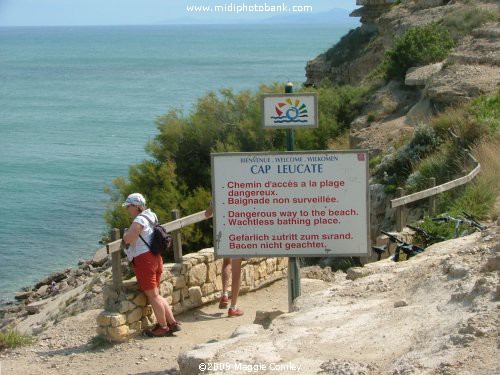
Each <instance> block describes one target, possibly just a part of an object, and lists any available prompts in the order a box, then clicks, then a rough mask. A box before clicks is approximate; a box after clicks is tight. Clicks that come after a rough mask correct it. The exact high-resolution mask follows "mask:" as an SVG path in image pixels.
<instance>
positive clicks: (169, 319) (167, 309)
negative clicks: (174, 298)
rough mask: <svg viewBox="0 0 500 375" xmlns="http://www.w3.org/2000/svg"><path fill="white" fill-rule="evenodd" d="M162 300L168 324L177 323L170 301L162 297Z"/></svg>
mask: <svg viewBox="0 0 500 375" xmlns="http://www.w3.org/2000/svg"><path fill="white" fill-rule="evenodd" d="M160 298H161V300H162V303H163V308H164V311H165V320H166V321H167V323H168V324H173V323H175V322H176V320H175V318H174V313H173V312H172V309H171V307H170V304H169V303H168V301H167V300H166V299H165V298H163V297H161V296H160Z"/></svg>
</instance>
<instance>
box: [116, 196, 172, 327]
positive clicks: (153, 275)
mask: <svg viewBox="0 0 500 375" xmlns="http://www.w3.org/2000/svg"><path fill="white" fill-rule="evenodd" d="M122 206H123V207H126V209H127V211H128V213H129V214H130V216H132V217H133V218H134V221H133V222H132V225H131V226H130V228H129V229H128V230H127V231H126V232H125V234H124V235H123V242H124V244H125V247H126V249H125V253H126V254H127V258H128V259H129V261H131V262H132V266H133V268H134V272H135V275H136V277H137V283H138V284H139V288H140V289H141V290H142V291H143V292H144V294H146V297H147V298H148V302H149V304H150V305H151V307H152V308H153V312H154V314H155V316H156V320H157V322H158V324H157V325H156V326H155V328H153V329H152V330H150V331H147V332H146V334H147V335H148V336H156V337H162V336H166V335H169V334H171V333H173V332H177V331H180V329H181V327H180V323H179V322H177V321H176V320H175V318H174V314H173V313H172V309H171V308H170V305H169V304H168V302H167V300H165V298H163V297H162V296H160V291H159V288H160V279H161V274H162V272H163V259H162V258H161V255H160V254H153V253H152V252H151V251H150V250H149V247H148V246H147V244H146V243H148V244H149V243H151V234H152V233H153V228H152V225H151V224H150V222H149V221H148V219H149V220H151V221H152V222H153V223H155V222H157V221H158V218H157V217H156V215H155V213H154V212H152V211H151V210H150V209H149V208H148V209H146V199H144V197H143V196H142V195H141V194H139V193H133V194H130V195H129V196H128V197H127V199H126V200H125V203H123V205H122Z"/></svg>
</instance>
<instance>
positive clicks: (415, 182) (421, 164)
mask: <svg viewBox="0 0 500 375" xmlns="http://www.w3.org/2000/svg"><path fill="white" fill-rule="evenodd" d="M440 149H441V151H438V152H435V153H433V154H431V155H429V156H428V157H426V158H424V159H422V160H420V161H418V162H417V163H416V165H414V166H413V170H414V172H413V173H412V174H410V175H409V176H408V178H407V180H406V191H407V192H408V193H412V192H416V191H420V190H424V189H427V188H428V187H429V179H430V178H431V177H434V178H435V179H436V185H440V184H443V183H445V182H448V181H450V180H452V179H453V178H455V176H456V175H457V173H458V172H460V171H461V169H462V166H461V164H460V163H459V159H458V155H457V152H456V151H455V148H454V147H453V145H451V144H447V145H444V146H441V147H440Z"/></svg>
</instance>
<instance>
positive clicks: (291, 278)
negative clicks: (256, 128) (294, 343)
mask: <svg viewBox="0 0 500 375" xmlns="http://www.w3.org/2000/svg"><path fill="white" fill-rule="evenodd" d="M291 93H293V84H292V83H291V82H288V83H287V84H286V86H285V94H291ZM298 112H299V113H300V111H298ZM316 112H317V111H316ZM316 122H317V121H316ZM286 145H287V151H293V150H294V147H295V134H294V130H293V129H292V128H288V129H287V130H286ZM287 276H288V311H292V307H293V301H295V299H296V298H298V297H300V294H301V291H300V259H299V258H296V257H289V258H288V275H287Z"/></svg>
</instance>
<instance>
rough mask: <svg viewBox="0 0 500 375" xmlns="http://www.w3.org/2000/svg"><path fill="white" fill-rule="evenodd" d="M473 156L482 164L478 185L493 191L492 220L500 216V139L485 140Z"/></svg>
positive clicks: (478, 145)
mask: <svg viewBox="0 0 500 375" xmlns="http://www.w3.org/2000/svg"><path fill="white" fill-rule="evenodd" d="M472 155H473V156H474V157H475V158H476V159H477V161H478V162H479V163H480V164H481V172H480V174H479V176H478V177H477V181H476V184H481V185H483V186H485V188H487V189H489V190H491V192H492V193H493V194H494V197H495V202H496V204H495V208H494V210H492V211H493V212H492V215H491V216H492V219H495V218H497V217H499V216H500V207H499V202H500V173H499V172H498V171H500V158H499V157H498V155H500V139H498V137H497V138H496V139H484V140H483V141H482V142H480V143H479V144H477V145H476V146H475V147H474V148H473V149H472Z"/></svg>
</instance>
